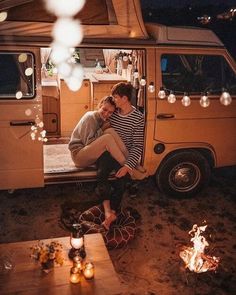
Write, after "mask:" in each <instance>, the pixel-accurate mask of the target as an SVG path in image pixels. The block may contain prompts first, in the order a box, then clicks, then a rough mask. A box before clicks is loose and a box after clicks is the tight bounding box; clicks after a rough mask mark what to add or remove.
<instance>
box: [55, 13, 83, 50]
mask: <svg viewBox="0 0 236 295" xmlns="http://www.w3.org/2000/svg"><path fill="white" fill-rule="evenodd" d="M62 32H63V34H62ZM53 37H54V40H55V41H56V42H58V43H60V44H63V45H64V46H66V47H68V48H69V47H74V46H76V45H78V44H79V43H80V42H81V41H82V38H83V31H82V26H81V25H80V22H79V21H77V20H74V19H70V18H60V19H58V20H57V21H56V22H55V24H54V28H53ZM68 51H69V50H68Z"/></svg>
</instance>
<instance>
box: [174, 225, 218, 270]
mask: <svg viewBox="0 0 236 295" xmlns="http://www.w3.org/2000/svg"><path fill="white" fill-rule="evenodd" d="M206 227H207V225H205V226H199V227H198V226H197V224H194V225H193V227H192V229H191V231H189V234H190V235H191V236H192V238H191V242H192V243H193V247H187V246H183V247H182V249H181V251H180V253H179V255H180V257H181V258H182V259H183V261H184V262H185V267H186V268H188V269H189V270H190V271H194V272H197V273H201V272H206V271H214V270H216V269H217V267H218V265H219V261H220V258H219V257H215V256H210V255H206V254H205V253H204V251H205V248H206V247H208V246H209V244H208V242H207V241H206V239H205V237H204V236H202V232H204V231H205V230H206Z"/></svg>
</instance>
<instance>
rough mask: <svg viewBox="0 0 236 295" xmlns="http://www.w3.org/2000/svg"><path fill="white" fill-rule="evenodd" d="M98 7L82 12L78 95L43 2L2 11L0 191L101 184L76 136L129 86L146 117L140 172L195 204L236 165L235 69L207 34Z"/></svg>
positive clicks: (135, 10)
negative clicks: (81, 158) (58, 60)
mask: <svg viewBox="0 0 236 295" xmlns="http://www.w3.org/2000/svg"><path fill="white" fill-rule="evenodd" d="M98 2H99V5H98V3H97V1H96V0H92V1H87V2H86V4H85V6H84V8H83V10H82V11H81V12H80V13H79V14H78V18H79V19H80V20H81V23H82V24H83V29H84V39H83V42H82V43H81V44H78V46H77V47H76V50H75V53H74V60H73V61H74V62H78V63H80V64H81V65H83V68H84V77H83V81H82V86H81V88H80V89H79V90H77V91H72V90H70V89H69V87H68V86H67V84H66V83H65V81H64V80H63V79H61V77H60V76H58V74H57V73H56V69H55V67H54V65H53V64H52V62H51V61H50V44H51V42H52V37H51V31H52V27H53V22H54V20H55V17H54V16H53V15H51V14H49V13H48V12H47V11H46V9H45V8H44V5H43V2H42V1H39V3H38V5H37V6H36V5H34V3H33V1H17V4H16V1H15V2H12V5H10V4H7V2H3V3H2V4H1V5H0V11H7V13H8V17H7V19H6V20H5V21H4V22H1V23H0V42H1V43H0V44H1V45H0V69H1V71H0V142H1V145H0V163H1V164H0V189H1V190H15V189H20V188H31V187H43V186H45V185H48V184H56V183H67V182H82V181H96V169H95V168H94V167H89V168H87V169H78V168H76V167H75V166H74V164H73V162H72V160H71V158H70V153H69V150H68V148H67V144H68V141H69V138H70V135H71V133H72V130H73V129H74V127H75V125H76V124H77V122H78V121H79V120H80V118H81V117H82V116H83V115H84V114H85V112H87V111H89V110H94V109H95V108H96V106H97V104H98V102H99V100H100V99H101V98H102V97H103V96H105V95H108V94H109V93H110V90H111V87H112V86H113V85H114V84H116V83H118V82H120V81H130V82H131V83H133V86H134V88H135V89H136V91H135V95H134V98H133V101H132V103H133V104H134V105H135V106H136V107H137V108H138V109H139V110H140V111H141V112H143V114H144V117H145V139H144V149H143V156H142V165H144V167H145V168H146V169H147V172H148V174H149V175H150V176H154V178H155V180H156V183H157V186H158V188H159V189H160V190H161V191H162V192H163V193H165V194H167V195H175V196H185V197H186V196H192V195H194V194H196V193H197V192H199V191H200V190H201V189H202V188H203V187H204V186H205V185H206V184H207V182H208V180H209V178H210V174H211V171H212V169H213V168H215V167H223V166H231V165H236V132H235V126H236V63H235V61H234V60H233V58H232V57H231V56H230V54H229V53H228V52H227V50H226V48H225V47H224V45H223V44H222V42H221V41H220V40H219V39H218V37H217V36H216V35H215V34H214V33H213V32H212V31H210V30H207V29H201V28H193V27H168V26H164V25H160V24H151V23H149V24H145V23H144V22H143V19H142V15H141V9H140V3H139V1H137V0H132V1H131V0H130V1H121V0H118V1H112V3H113V4H112V3H111V1H98ZM4 3H5V4H4ZM109 3H110V4H109ZM4 5H5V6H4ZM76 17H77V16H76ZM62 33H63V32H62ZM29 69H31V70H29ZM26 70H28V71H29V73H27V71H26ZM44 130H45V131H46V137H45V131H44ZM45 138H47V141H46V139H45Z"/></svg>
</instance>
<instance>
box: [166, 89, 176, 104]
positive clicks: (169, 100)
mask: <svg viewBox="0 0 236 295" xmlns="http://www.w3.org/2000/svg"><path fill="white" fill-rule="evenodd" d="M167 100H168V102H169V103H175V102H176V96H175V94H174V92H173V91H171V92H170V94H169V95H168V98H167Z"/></svg>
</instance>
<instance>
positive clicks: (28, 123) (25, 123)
mask: <svg viewBox="0 0 236 295" xmlns="http://www.w3.org/2000/svg"><path fill="white" fill-rule="evenodd" d="M33 125H35V121H11V122H10V126H33Z"/></svg>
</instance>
